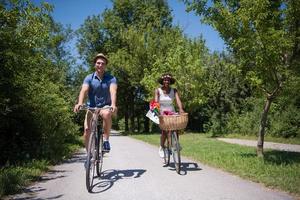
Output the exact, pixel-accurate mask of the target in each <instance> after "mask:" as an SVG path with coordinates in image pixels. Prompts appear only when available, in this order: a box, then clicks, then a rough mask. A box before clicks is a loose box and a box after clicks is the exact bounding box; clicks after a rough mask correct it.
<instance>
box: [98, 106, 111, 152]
mask: <svg viewBox="0 0 300 200" xmlns="http://www.w3.org/2000/svg"><path fill="white" fill-rule="evenodd" d="M100 115H101V117H102V119H103V131H104V133H103V140H104V144H103V146H104V150H105V151H110V144H109V134H110V129H111V126H112V118H111V117H112V112H111V111H110V110H108V109H106V110H101V112H100Z"/></svg>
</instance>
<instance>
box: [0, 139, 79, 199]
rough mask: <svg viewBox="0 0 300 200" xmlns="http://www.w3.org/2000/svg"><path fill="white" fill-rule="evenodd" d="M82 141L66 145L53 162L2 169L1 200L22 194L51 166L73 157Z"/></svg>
mask: <svg viewBox="0 0 300 200" xmlns="http://www.w3.org/2000/svg"><path fill="white" fill-rule="evenodd" d="M81 145H82V141H81V139H80V138H77V139H76V141H73V143H72V144H66V145H65V146H64V148H63V151H61V152H60V153H59V154H57V155H56V156H55V157H53V158H52V159H51V160H46V159H41V160H29V161H25V162H22V163H18V164H15V165H7V166H4V167H1V168H0V199H1V197H3V196H5V195H9V194H15V193H17V192H20V191H21V190H22V189H23V188H24V187H25V186H27V185H29V184H30V183H31V182H33V181H36V180H38V179H39V177H40V176H41V174H43V173H44V172H46V171H47V170H49V168H50V167H51V165H53V164H57V163H58V162H60V161H62V160H64V159H67V158H69V157H71V155H72V154H73V153H74V152H75V151H76V150H77V149H79V148H80V147H81Z"/></svg>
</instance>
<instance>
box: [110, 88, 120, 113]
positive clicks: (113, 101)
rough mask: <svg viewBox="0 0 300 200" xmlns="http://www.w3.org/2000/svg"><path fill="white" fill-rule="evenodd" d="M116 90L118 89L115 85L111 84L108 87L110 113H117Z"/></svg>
mask: <svg viewBox="0 0 300 200" xmlns="http://www.w3.org/2000/svg"><path fill="white" fill-rule="evenodd" d="M117 88H118V86H117V84H116V83H112V84H110V86H109V92H110V98H111V107H112V112H116V111H117Z"/></svg>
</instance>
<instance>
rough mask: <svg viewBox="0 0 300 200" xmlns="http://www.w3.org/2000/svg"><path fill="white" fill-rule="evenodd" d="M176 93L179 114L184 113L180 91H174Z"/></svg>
mask: <svg viewBox="0 0 300 200" xmlns="http://www.w3.org/2000/svg"><path fill="white" fill-rule="evenodd" d="M174 93H175V99H176V104H177V106H178V109H179V113H184V110H183V108H182V103H181V100H180V97H179V94H178V90H176V89H174Z"/></svg>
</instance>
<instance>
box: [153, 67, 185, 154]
mask: <svg viewBox="0 0 300 200" xmlns="http://www.w3.org/2000/svg"><path fill="white" fill-rule="evenodd" d="M175 81H176V80H175V79H174V78H173V77H172V75H171V74H170V73H165V74H162V76H161V77H160V78H159V79H158V83H160V85H161V87H159V88H157V89H155V95H154V100H155V102H159V104H160V114H161V115H172V114H176V111H175V108H174V105H173V101H174V99H175V100H176V104H177V107H178V109H179V113H184V110H183V108H182V103H181V100H180V97H179V94H178V90H177V89H175V88H172V87H171V86H170V85H172V84H174V83H175ZM167 133H168V132H167V131H163V130H162V131H161V138H160V147H159V151H158V153H159V156H160V157H162V158H163V157H164V148H165V141H166V138H167Z"/></svg>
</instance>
